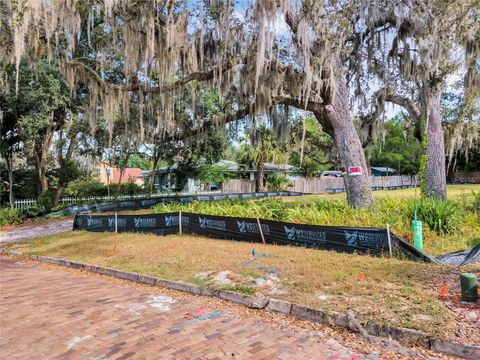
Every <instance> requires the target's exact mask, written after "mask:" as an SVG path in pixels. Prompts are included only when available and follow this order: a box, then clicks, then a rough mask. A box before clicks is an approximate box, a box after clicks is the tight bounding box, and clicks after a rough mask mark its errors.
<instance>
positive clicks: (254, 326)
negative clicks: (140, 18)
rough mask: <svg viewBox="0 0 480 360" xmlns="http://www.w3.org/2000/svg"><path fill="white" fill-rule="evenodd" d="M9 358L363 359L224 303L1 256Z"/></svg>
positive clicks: (313, 334)
mask: <svg viewBox="0 0 480 360" xmlns="http://www.w3.org/2000/svg"><path fill="white" fill-rule="evenodd" d="M0 274H1V276H0V293H1V294H0V325H1V327H0V358H2V359H11V358H13V359H16V358H18V359H38V358H47V359H126V358H132V359H263V358H269V359H360V358H362V357H363V356H360V355H356V354H355V353H353V352H352V351H350V350H349V349H347V348H346V347H344V346H343V345H341V344H340V343H339V342H337V341H336V340H334V339H332V338H330V337H328V336H327V335H325V333H322V332H319V331H312V330H307V329H303V328H297V327H295V326H285V325H283V326H282V325H281V324H279V323H278V322H271V321H265V320H264V319H262V318H261V317H260V316H258V315H256V314H253V315H252V314H250V316H247V315H245V314H241V309H239V308H238V307H234V306H230V305H228V304H226V303H224V302H221V301H216V302H215V301H213V300H212V299H208V298H202V297H195V296H191V295H188V296H187V295H186V294H185V295H184V294H180V293H175V292H172V291H169V290H166V289H161V288H153V287H151V288H149V287H141V286H134V285H133V284H132V285H131V284H128V283H126V282H121V281H114V280H110V279H106V278H102V277H98V276H93V275H89V274H85V273H80V272H75V271H68V270H66V269H62V268H57V267H53V266H48V265H41V264H37V263H31V262H23V261H21V260H20V261H18V259H13V258H9V257H0Z"/></svg>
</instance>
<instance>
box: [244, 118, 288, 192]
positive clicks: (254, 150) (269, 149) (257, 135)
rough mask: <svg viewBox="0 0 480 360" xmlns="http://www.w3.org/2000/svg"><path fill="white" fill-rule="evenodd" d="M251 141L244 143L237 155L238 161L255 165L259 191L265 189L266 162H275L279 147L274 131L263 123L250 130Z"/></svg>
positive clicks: (247, 164)
mask: <svg viewBox="0 0 480 360" xmlns="http://www.w3.org/2000/svg"><path fill="white" fill-rule="evenodd" d="M249 137H250V139H249V142H248V143H245V142H244V143H242V145H241V146H240V149H239V151H238V155H237V161H238V162H239V163H240V164H243V165H246V166H249V167H250V166H252V165H253V166H255V168H256V169H257V191H259V192H263V191H265V182H264V172H265V171H264V165H265V163H266V162H275V160H276V159H277V158H278V156H279V151H280V149H279V147H278V146H277V143H276V141H275V139H274V137H273V134H272V131H271V130H270V129H268V128H267V127H266V126H265V125H261V126H259V127H257V128H254V129H252V131H250V132H249Z"/></svg>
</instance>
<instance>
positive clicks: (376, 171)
mask: <svg viewBox="0 0 480 360" xmlns="http://www.w3.org/2000/svg"><path fill="white" fill-rule="evenodd" d="M370 173H371V175H372V176H391V175H397V171H396V170H395V169H392V168H390V167H383V166H372V167H371V168H370Z"/></svg>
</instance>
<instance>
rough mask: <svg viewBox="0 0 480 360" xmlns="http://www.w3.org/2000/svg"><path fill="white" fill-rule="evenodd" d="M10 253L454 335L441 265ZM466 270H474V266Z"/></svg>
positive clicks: (238, 255)
mask: <svg viewBox="0 0 480 360" xmlns="http://www.w3.org/2000/svg"><path fill="white" fill-rule="evenodd" d="M9 248H10V249H15V250H18V251H21V252H23V253H27V254H36V255H47V256H53V257H60V258H65V259H71V260H76V261H82V262H86V263H90V264H97V265H102V266H108V267H113V268H117V269H123V270H128V271H134V272H138V273H142V274H148V275H153V276H158V277H161V278H166V279H173V280H183V281H187V282H191V283H195V284H199V285H201V286H206V287H216V288H224V289H229V290H233V291H238V292H242V293H254V292H260V293H265V294H267V295H270V296H271V297H275V298H280V299H287V300H289V301H293V302H296V303H302V304H306V305H309V306H314V307H320V308H323V309H327V310H335V311H342V312H345V311H346V310H347V309H349V308H351V309H353V310H354V311H355V313H356V314H358V316H359V318H361V319H362V320H363V321H367V322H368V321H374V322H377V323H383V324H394V325H398V326H403V327H409V328H413V329H420V330H423V331H426V332H428V333H433V334H437V335H440V336H447V337H448V336H452V334H453V332H454V328H455V325H454V321H453V317H452V316H453V315H452V313H451V312H450V311H449V310H448V308H447V307H446V306H445V305H444V303H443V302H442V301H441V300H440V299H439V289H438V288H436V287H437V285H432V284H433V283H435V281H434V279H435V278H438V277H439V276H441V275H442V274H445V273H447V272H449V271H451V268H450V267H446V266H440V265H434V264H426V263H421V262H412V261H406V260H399V259H390V258H378V257H371V256H361V255H355V254H339V253H334V252H327V251H320V250H311V249H305V248H300V247H289V246H275V245H263V244H251V243H245V242H236V241H226V240H214V239H208V238H203V237H198V236H177V235H171V236H166V237H161V236H155V235H147V234H132V233H121V234H115V233H91V232H90V233H89V232H84V231H78V232H69V233H64V234H60V235H54V236H50V237H45V238H39V239H36V240H33V241H27V242H23V243H17V244H12V245H9ZM252 248H255V250H256V252H257V254H256V256H255V258H254V257H253V256H252V253H251V252H252ZM467 270H470V271H476V272H480V267H479V266H476V268H474V267H471V268H470V269H467Z"/></svg>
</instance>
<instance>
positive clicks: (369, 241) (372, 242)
mask: <svg viewBox="0 0 480 360" xmlns="http://www.w3.org/2000/svg"><path fill="white" fill-rule="evenodd" d="M345 241H346V242H347V244H348V245H350V246H365V247H369V248H374V249H379V248H383V247H385V244H386V241H387V238H386V235H385V234H382V233H373V232H371V233H368V232H363V231H352V232H349V231H345Z"/></svg>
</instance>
